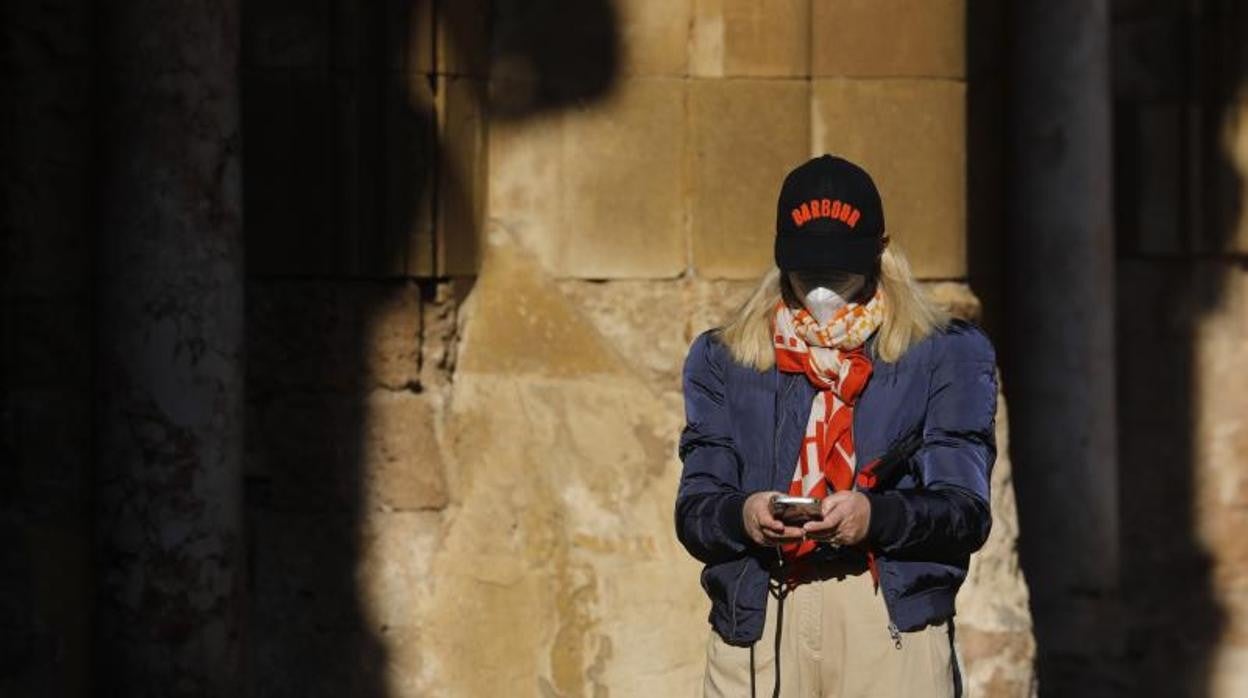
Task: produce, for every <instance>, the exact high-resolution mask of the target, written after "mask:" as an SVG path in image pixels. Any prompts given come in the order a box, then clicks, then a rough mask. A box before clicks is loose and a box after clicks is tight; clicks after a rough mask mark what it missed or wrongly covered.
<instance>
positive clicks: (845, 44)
mask: <svg viewBox="0 0 1248 698" xmlns="http://www.w3.org/2000/svg"><path fill="white" fill-rule="evenodd" d="M965 15H966V0H815V2H812V3H811V35H812V39H811V69H812V72H813V74H814V75H816V76H820V77H832V76H844V77H922V78H937V77H939V78H960V77H962V76H963V75H965V69H966V68H965V62H966V61H965V54H966V48H965V46H966V38H965V33H966V32H965V28H964V25H965V21H966V17H965Z"/></svg>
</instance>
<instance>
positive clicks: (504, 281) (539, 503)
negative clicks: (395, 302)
mask: <svg viewBox="0 0 1248 698" xmlns="http://www.w3.org/2000/svg"><path fill="white" fill-rule="evenodd" d="M560 299H562V300H560ZM517 311H523V312H524V315H519V319H520V322H518V323H517V322H516V318H517V316H518V312H517ZM464 312H465V313H466V315H467V318H466V320H465V327H464V337H463V340H462V342H463V343H462V351H461V358H460V361H459V364H458V370H457V372H456V377H455V382H454V384H453V394H452V396H451V412H450V414H449V415H448V422H447V424H446V431H447V433H448V435H449V436H448V442H447V443H448V449H449V453H451V454H453V458H454V460H455V463H456V467H455V468H454V476H453V477H452V479H451V499H452V506H451V508H450V509H448V510H447V511H448V518H447V526H446V529H445V531H444V533H443V535H442V537H441V538H440V540H441V546H440V548H439V551H438V552H437V553H436V555H435V557H434V558H433V561H432V568H433V569H436V570H438V575H437V576H436V577H435V578H434V579H433V580H432V584H433V590H432V594H431V595H430V596H429V597H428V599H427V601H426V603H424V604H423V606H422V609H423V612H422V619H421V621H420V624H421V626H422V627H423V628H424V631H425V633H426V636H427V637H437V638H439V640H438V642H436V643H429V644H427V645H425V646H423V647H419V648H413V649H412V650H411V651H420V652H422V653H424V657H425V664H424V668H423V669H422V676H421V681H422V684H421V687H422V688H423V689H424V690H429V689H430V688H431V687H435V686H455V687H456V688H457V690H459V691H460V692H463V693H464V694H465V695H475V694H479V693H481V692H488V691H489V690H491V687H494V686H497V685H499V683H500V682H505V683H507V684H508V685H511V686H514V687H517V688H518V689H519V690H521V691H522V692H532V693H534V694H544V693H551V692H553V693H556V694H562V695H583V694H590V693H594V692H595V691H600V690H605V689H606V688H607V687H610V690H612V691H613V692H615V691H621V692H624V693H630V694H651V695H666V694H672V693H691V692H693V691H694V689H695V688H696V686H697V685H698V682H699V680H700V676H701V670H702V666H701V662H702V647H703V646H704V644H703V643H704V641H705V633H706V627H705V623H704V621H703V619H702V615H703V614H704V612H705V602H704V601H703V600H702V599H701V590H700V589H699V588H698V587H697V584H696V581H695V580H696V578H697V569H696V564H695V563H694V562H693V561H692V560H690V559H689V558H688V556H687V555H686V554H685V553H684V552H683V551H682V550H680V549H679V546H678V544H677V543H676V541H675V538H674V536H673V535H672V534H671V532H670V527H671V511H670V507H671V501H670V500H671V486H672V483H673V482H674V481H675V477H676V473H677V472H678V470H677V469H678V464H677V462H676V459H675V455H674V446H675V437H676V434H677V433H678V430H679V413H674V412H673V411H672V410H670V409H668V408H667V407H666V406H665V403H663V402H660V401H659V400H658V399H657V398H656V397H655V396H654V394H653V393H652V392H651V391H650V390H649V389H648V388H647V386H646V384H645V383H644V382H642V381H641V380H639V379H638V378H637V377H636V376H635V375H633V374H632V373H631V372H630V371H628V370H627V369H626V367H624V366H622V365H620V364H619V362H618V360H617V359H616V358H615V357H614V355H613V354H614V352H613V351H612V349H611V348H610V345H609V344H607V343H606V342H605V341H604V340H603V339H601V338H598V336H597V332H596V330H595V329H594V326H593V325H592V324H590V323H589V322H588V321H587V320H586V319H585V318H584V317H583V316H582V315H581V314H580V313H579V312H578V310H577V309H576V308H575V306H574V305H573V304H572V303H571V302H569V301H568V300H567V299H566V298H564V297H563V294H562V292H561V291H560V290H559V289H558V287H556V286H555V285H554V284H553V283H552V282H551V281H550V280H549V279H547V278H546V277H545V275H544V274H543V273H542V271H541V270H540V268H539V267H538V266H536V265H535V264H534V263H532V262H529V261H526V260H525V259H524V257H523V254H522V253H521V252H520V251H519V250H518V249H516V247H515V245H514V243H512V242H510V241H507V240H500V241H498V244H497V245H492V246H491V247H490V248H489V253H488V255H487V258H486V264H485V266H484V267H483V270H482V275H481V278H480V280H479V282H478V283H477V285H476V286H475V287H474V289H473V292H472V295H471V297H470V299H469V301H468V303H467V304H466V306H465V310H464ZM537 315H540V316H541V317H542V318H543V320H542V322H532V321H529V320H527V319H526V317H527V316H537ZM554 328H564V329H563V330H561V332H562V334H553V332H554ZM509 354H511V355H516V356H515V357H513V358H510V359H509V358H507V357H508V355H509ZM474 357H475V358H474ZM593 357H597V358H593ZM577 361H582V362H584V361H590V362H596V361H600V362H602V363H601V364H594V363H590V364H588V365H586V364H584V363H582V364H581V365H580V366H579V367H576V370H569V368H568V366H567V364H568V363H569V362H574V363H575V362H577ZM670 579H686V580H688V582H689V583H688V584H683V585H673V584H671V583H669V581H668V580H670ZM656 607H661V608H664V609H665V612H664V613H663V614H660V615H659V616H655V614H653V613H651V612H647V609H649V610H652V609H654V608H656ZM392 651H393V649H392ZM656 652H657V653H658V656H663V657H664V660H663V666H664V667H665V671H664V672H653V671H638V668H639V667H641V666H647V665H652V663H653V657H654V656H656Z"/></svg>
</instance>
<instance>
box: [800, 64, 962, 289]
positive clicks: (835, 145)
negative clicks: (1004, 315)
mask: <svg viewBox="0 0 1248 698" xmlns="http://www.w3.org/2000/svg"><path fill="white" fill-rule="evenodd" d="M813 90H814V95H813V108H812V124H811V131H812V143H813V148H812V150H813V152H814V153H816V154H817V153H823V152H829V153H833V154H836V155H841V156H843V157H845V158H848V159H849V160H851V161H853V162H856V163H858V164H860V165H862V166H863V167H864V168H865V169H866V170H867V171H868V172H870V173H871V176H872V178H873V179H874V180H875V183H876V186H878V187H879V189H880V194H881V197H882V198H883V202H884V220H885V225H886V226H887V228H888V232H889V235H890V236H892V237H893V239H894V240H896V241H897V242H899V243H900V246H901V247H902V248H904V250H905V253H906V255H907V257H908V258H909V260H910V263H911V266H912V267H913V269H914V272H915V274H916V275H917V276H919V277H920V278H935V279H957V278H962V277H963V276H965V274H966V146H965V128H966V105H965V86H964V85H963V84H961V83H957V82H951V81H946V80H816V81H815V82H814V86H813Z"/></svg>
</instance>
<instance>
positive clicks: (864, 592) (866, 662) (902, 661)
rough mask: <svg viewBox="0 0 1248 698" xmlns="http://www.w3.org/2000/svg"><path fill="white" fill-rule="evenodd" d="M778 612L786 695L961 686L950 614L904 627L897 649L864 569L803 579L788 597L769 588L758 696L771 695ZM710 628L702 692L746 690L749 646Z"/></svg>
mask: <svg viewBox="0 0 1248 698" xmlns="http://www.w3.org/2000/svg"><path fill="white" fill-rule="evenodd" d="M781 606H783V610H781ZM777 611H779V613H778V612H777ZM778 619H779V620H780V621H781V623H780V626H781V633H780V662H779V665H780V695H781V696H786V697H789V696H800V697H801V698H858V697H859V696H862V697H866V696H870V697H871V698H892V697H893V696H896V697H898V698H900V697H901V696H906V697H907V698H919V697H926V696H933V697H935V698H952V697H953V696H960V695H961V693H962V692H961V689H960V684H961V678H960V676H961V671H960V669H959V667H958V666H957V664H956V662H957V655H956V652H955V651H954V650H953V642H952V639H953V635H952V632H951V625H950V624H951V623H952V622H953V621H952V619H950V620H948V621H945V622H943V623H940V624H938V625H930V626H928V627H926V628H923V629H922V630H917V631H915V632H903V633H901V634H900V641H901V648H900V649H898V648H897V646H896V642H895V641H894V639H893V638H892V637H891V636H890V633H889V631H888V626H889V620H888V612H887V611H886V610H885V608H884V599H883V597H882V596H881V595H880V594H878V593H876V591H875V589H874V584H873V583H872V581H871V575H870V573H868V572H865V571H863V572H859V573H856V574H845V575H844V576H841V577H829V578H827V579H819V580H815V581H811V582H807V583H805V584H800V585H798V586H797V587H794V588H793V589H792V590H791V591H790V592H789V593H788V594H787V595H786V596H785V598H784V600H783V602H781V601H779V600H778V599H777V594H776V593H775V592H774V591H773V593H771V594H769V595H768V598H767V616H766V622H765V623H764V626H763V636H762V638H760V639H759V641H758V642H756V643H755V644H754V647H753V655H754V656H753V671H754V691H755V695H757V696H760V697H762V696H770V695H772V689H773V686H774V683H775V678H776V651H775V641H776V640H775V638H776V623H777V620H778ZM710 635H711V636H710V639H709V641H708V643H707V649H706V678H705V680H704V682H703V695H705V696H708V697H710V696H730V697H731V698H741V697H742V696H749V695H750V690H751V684H750V671H751V657H750V653H751V648H749V647H734V646H732V645H729V644H727V643H725V642H724V641H723V640H722V639H720V637H719V635H718V634H717V633H715V631H713V630H712V631H711V633H710Z"/></svg>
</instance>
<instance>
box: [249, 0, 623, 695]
mask: <svg viewBox="0 0 1248 698" xmlns="http://www.w3.org/2000/svg"><path fill="white" fill-rule="evenodd" d="M433 22H441V23H442V26H443V27H444V29H445V31H444V32H442V33H436V32H435V31H434V27H433V24H432V23H433ZM243 24H244V37H245V46H246V47H247V51H245V63H246V65H245V69H244V76H245V77H244V86H245V91H244V122H243V135H244V141H245V151H244V183H245V184H244V186H245V192H246V195H245V221H246V234H245V239H246V245H247V256H248V265H249V266H248V324H247V346H248V358H247V386H248V400H247V402H248V422H247V425H248V435H247V438H248V444H249V446H248V451H249V467H248V472H249V477H248V480H247V483H246V484H247V488H246V489H247V518H248V531H249V562H250V569H251V571H252V575H251V584H252V590H251V591H252V593H251V600H252V601H251V603H252V611H251V622H250V632H251V640H250V645H251V653H250V664H251V667H250V670H251V672H252V676H253V681H252V684H253V688H254V693H255V694H256V695H263V696H270V695H272V696H286V695H290V696H301V697H304V696H322V695H323V696H331V695H332V696H339V695H352V696H364V697H366V698H367V697H369V696H384V695H386V694H387V683H386V670H387V666H388V664H389V663H390V661H391V660H392V658H390V657H388V656H387V655H386V651H385V649H384V647H385V643H384V642H383V639H382V635H383V634H385V633H386V632H388V629H387V628H385V627H374V626H373V625H372V624H371V623H370V621H369V614H368V612H367V609H366V607H365V604H366V600H365V598H364V591H363V590H362V589H361V588H360V587H359V581H358V578H357V576H356V571H357V564H358V563H359V561H360V559H361V554H362V546H361V543H360V541H361V537H362V536H363V535H365V532H364V531H363V530H362V526H363V524H364V523H365V518H366V512H365V511H364V510H363V507H364V505H365V488H366V487H367V486H368V483H367V482H366V479H367V473H364V472H363V471H362V468H363V461H364V448H365V445H366V444H367V439H368V438H369V435H368V434H366V433H365V426H366V425H365V419H366V417H367V416H368V415H367V410H368V405H367V404H366V399H365V398H366V396H367V393H368V392H369V391H370V390H372V389H374V388H375V387H376V385H375V377H370V375H369V367H368V363H369V358H370V353H371V352H375V351H377V350H378V348H377V347H375V346H371V345H370V344H369V340H370V338H369V336H368V329H369V328H370V327H372V326H373V325H374V323H375V321H377V320H378V318H379V313H380V312H381V311H382V310H383V309H388V308H393V307H396V304H398V307H402V308H404V312H413V313H419V312H421V311H420V307H421V306H423V307H424V308H425V309H426V311H428V309H430V308H432V307H433V304H434V303H435V302H440V301H438V299H439V298H445V297H446V296H447V295H448V294H447V293H446V292H445V291H446V289H445V287H446V286H448V285H450V284H451V283H452V282H454V283H455V284H456V286H455V289H454V292H453V294H452V295H457V296H461V297H462V295H463V294H464V293H465V292H466V289H467V288H470V286H471V281H472V279H471V277H468V278H461V279H459V280H455V279H452V278H451V277H450V276H449V275H448V273H447V271H446V270H445V269H444V268H442V267H441V265H440V262H439V261H438V260H439V259H440V254H441V253H442V252H444V251H445V248H449V247H451V246H456V247H457V249H459V250H460V251H464V250H467V251H468V252H467V254H468V256H472V254H474V252H473V250H474V246H475V240H476V239H477V234H478V228H479V226H480V225H481V221H480V220H476V215H475V214H474V212H473V211H472V206H471V203H470V202H471V201H472V192H470V191H469V187H470V186H471V183H470V182H468V181H467V180H466V179H465V178H466V177H467V174H466V173H462V172H460V171H459V168H457V167H456V166H455V164H454V163H453V162H451V161H450V159H449V158H448V157H447V156H446V152H445V146H446V144H444V143H442V142H440V140H439V137H440V136H439V134H440V133H441V129H439V124H438V122H437V118H438V117H437V115H436V114H435V110H434V108H433V102H432V96H433V92H434V91H436V90H437V89H439V88H440V86H441V85H443V84H445V81H444V80H440V79H439V73H445V69H446V66H439V65H437V62H438V56H439V55H442V54H443V53H444V51H443V49H446V50H449V51H451V52H455V53H454V56H455V60H454V63H455V65H456V66H458V67H457V68H456V70H463V71H466V72H467V73H468V74H466V75H462V76H458V75H451V76H447V75H445V74H443V75H442V77H451V78H455V77H464V78H465V81H464V84H466V85H468V86H469V88H470V89H469V90H468V94H469V95H470V99H471V100H472V101H473V102H474V103H475V106H476V107H477V108H478V109H479V110H480V111H481V113H483V114H488V118H490V119H492V120H494V121H498V120H500V119H508V120H521V119H527V118H530V117H532V116H534V115H536V114H539V113H542V112H548V111H551V110H557V109H562V108H566V107H569V106H571V105H575V104H579V103H583V102H587V101H591V100H594V99H597V98H599V97H601V96H603V95H605V94H606V93H607V92H608V91H609V90H610V88H611V87H612V85H613V84H614V80H615V78H616V73H617V70H618V62H619V58H618V56H619V39H618V29H617V26H616V21H615V12H614V9H613V7H612V6H611V4H610V2H609V1H608V0H540V1H534V2H524V1H522V0H492V1H491V0H445V1H439V2H433V0H390V1H389V2H384V3H373V2H368V1H367V0H321V1H320V2H305V3H298V2H278V1H276V0H269V1H267V2H256V3H250V4H247V5H245V14H244V18H243ZM426 24H428V26H427V27H426V26H425V25H426ZM413 37H415V39H414V38H413ZM441 41H446V42H448V44H449V46H446V47H439V46H438V42H441ZM413 66H417V68H416V69H413ZM419 66H424V67H423V68H420V67H419ZM474 66H476V67H492V68H493V69H495V74H494V75H492V76H491V78H492V80H491V81H490V82H487V81H486V80H484V79H480V78H483V77H484V75H483V74H482V73H480V72H475V70H474ZM426 90H427V94H428V96H429V97H430V100H429V101H428V103H425V102H422V101H421V99H418V97H419V96H420V94H423V93H425V91H426ZM452 118H453V117H452ZM440 206H447V207H450V208H451V209H453V210H448V211H439V210H438V209H439V207H440ZM443 214H446V216H448V217H449V220H453V221H461V222H466V223H464V224H462V225H459V226H458V227H457V228H456V229H455V230H444V231H443V233H444V234H442V235H441V236H439V235H438V234H437V231H436V230H435V226H436V221H438V220H439V217H440V215H443ZM453 236H467V238H468V239H462V238H455V237H453ZM416 295H418V296H419V302H418V303H413V302H412V298H413V297H414V296H416ZM452 302H454V301H452ZM426 314H429V313H428V312H427V313H426ZM420 331H421V334H422V335H424V334H425V333H426V332H428V331H430V328H429V326H428V323H427V322H426V321H424V320H422V322H421V329H420ZM403 341H404V342H408V341H410V343H411V345H412V346H411V348H412V350H413V351H414V352H415V351H416V350H417V347H416V344H418V342H419V341H420V340H419V338H417V337H414V336H413V337H408V338H405V339H404V340H403ZM417 369H418V367H415V366H410V367H409V371H408V372H409V373H410V374H411V375H412V376H419V375H421V374H420V373H419V371H418V370H417ZM386 388H387V389H390V390H406V391H411V392H413V393H420V392H422V391H423V390H425V389H426V386H424V385H422V384H421V383H420V380H419V379H418V378H417V379H414V380H409V381H407V382H406V383H405V384H402V385H397V386H386ZM421 465H426V464H421ZM427 466H428V467H430V468H433V467H437V464H427ZM421 642H429V643H433V642H437V639H436V638H422V639H421Z"/></svg>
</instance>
